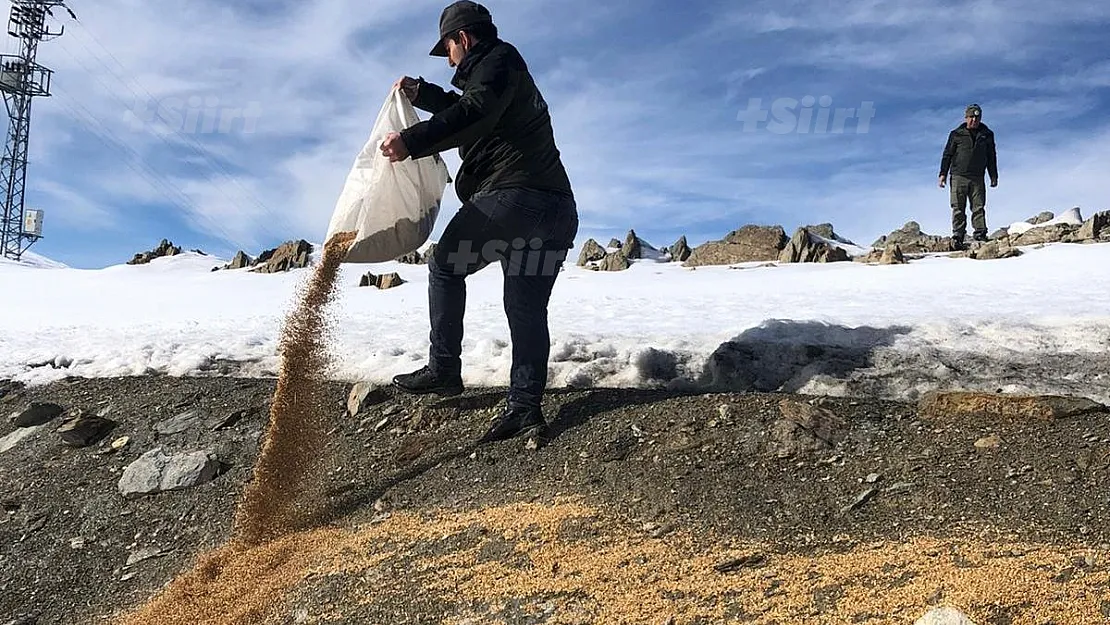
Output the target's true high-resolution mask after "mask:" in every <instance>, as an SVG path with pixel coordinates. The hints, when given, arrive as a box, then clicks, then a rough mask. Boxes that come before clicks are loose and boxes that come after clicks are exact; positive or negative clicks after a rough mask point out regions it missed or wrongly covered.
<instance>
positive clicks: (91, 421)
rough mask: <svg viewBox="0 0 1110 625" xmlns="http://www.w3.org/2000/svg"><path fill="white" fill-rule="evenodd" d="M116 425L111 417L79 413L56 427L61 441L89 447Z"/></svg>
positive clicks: (71, 445)
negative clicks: (74, 417)
mask: <svg viewBox="0 0 1110 625" xmlns="http://www.w3.org/2000/svg"><path fill="white" fill-rule="evenodd" d="M116 425H118V424H117V423H116V422H115V421H112V420H111V419H105V418H104V417H98V416H96V415H92V414H86V413H81V414H80V415H79V416H78V417H77V418H76V419H72V420H70V421H67V422H66V423H65V424H64V425H62V427H60V428H58V435H59V436H61V437H62V442H63V443H65V444H66V445H69V446H70V447H89V446H91V445H95V444H96V443H98V442H100V440H101V439H103V438H104V437H105V436H107V435H108V433H109V432H111V431H112V430H114V429H115V428H116Z"/></svg>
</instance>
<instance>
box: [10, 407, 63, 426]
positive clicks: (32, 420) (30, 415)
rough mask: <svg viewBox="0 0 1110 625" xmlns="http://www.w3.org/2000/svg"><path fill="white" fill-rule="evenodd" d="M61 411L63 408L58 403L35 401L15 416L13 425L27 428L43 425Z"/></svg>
mask: <svg viewBox="0 0 1110 625" xmlns="http://www.w3.org/2000/svg"><path fill="white" fill-rule="evenodd" d="M63 412H65V409H64V408H62V407H61V406H59V405H58V404H51V403H38V402H35V403H32V404H31V405H30V407H28V408H27V409H26V410H24V411H23V412H21V413H19V414H18V415H17V416H16V418H15V427H17V428H29V427H35V426H36V425H43V424H44V423H49V422H51V421H53V420H54V419H56V418H57V417H58V416H59V415H61V414H62V413H63Z"/></svg>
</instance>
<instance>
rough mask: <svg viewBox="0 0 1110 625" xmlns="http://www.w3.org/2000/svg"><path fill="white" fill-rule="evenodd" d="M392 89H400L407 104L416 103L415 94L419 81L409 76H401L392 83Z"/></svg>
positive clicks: (418, 87) (418, 88) (418, 89)
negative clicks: (407, 101)
mask: <svg viewBox="0 0 1110 625" xmlns="http://www.w3.org/2000/svg"><path fill="white" fill-rule="evenodd" d="M393 88H394V89H400V90H401V93H403V94H405V97H406V98H408V99H409V102H414V101H416V94H417V93H418V92H419V91H420V81H418V80H417V79H415V78H411V77H409V76H402V77H401V78H398V79H397V82H395V83H393Z"/></svg>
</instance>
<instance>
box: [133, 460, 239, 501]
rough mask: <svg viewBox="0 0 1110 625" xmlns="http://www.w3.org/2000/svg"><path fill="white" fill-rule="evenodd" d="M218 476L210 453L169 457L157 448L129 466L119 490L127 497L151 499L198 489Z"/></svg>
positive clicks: (215, 463) (217, 463)
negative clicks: (159, 495) (155, 495)
mask: <svg viewBox="0 0 1110 625" xmlns="http://www.w3.org/2000/svg"><path fill="white" fill-rule="evenodd" d="M218 473H219V462H218V460H217V459H216V455H215V454H214V453H212V452H211V451H196V452H191V453H184V454H176V455H173V456H168V455H166V454H165V452H163V451H162V449H161V448H158V449H154V450H151V451H148V452H147V453H145V454H143V455H142V456H140V457H139V459H138V460H135V461H134V462H132V463H131V464H130V465H128V466H127V468H125V469H124V470H123V475H122V476H121V477H120V480H119V484H118V487H119V492H120V494H122V495H123V496H124V497H132V496H137V495H151V494H155V493H161V492H166V491H173V490H183V489H186V488H192V487H195V486H199V485H201V484H203V483H205V482H208V481H211V480H212V479H214V478H215V477H216V475H217V474H218Z"/></svg>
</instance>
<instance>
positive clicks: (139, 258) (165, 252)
mask: <svg viewBox="0 0 1110 625" xmlns="http://www.w3.org/2000/svg"><path fill="white" fill-rule="evenodd" d="M180 253H181V248H180V247H177V246H175V245H174V244H173V243H170V242H169V241H167V240H166V239H162V242H161V243H159V244H158V247H156V248H154V249H153V250H151V251H149V252H139V253H138V254H135V256H134V257H133V258H132V259H131V260H129V261H127V264H128V265H145V264H147V263H149V262H150V261H152V260H154V259H155V258H162V257H165V256H177V255H178V254H180Z"/></svg>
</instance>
